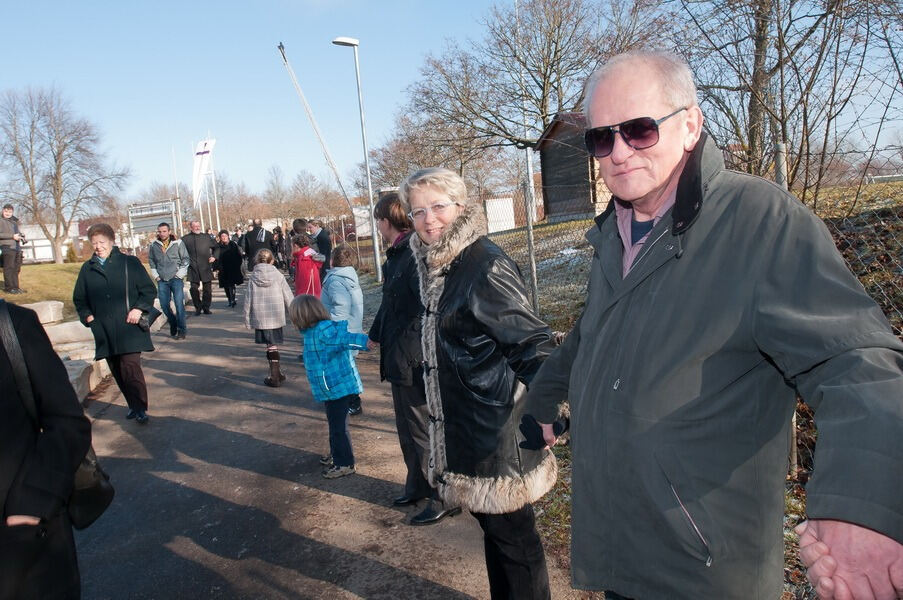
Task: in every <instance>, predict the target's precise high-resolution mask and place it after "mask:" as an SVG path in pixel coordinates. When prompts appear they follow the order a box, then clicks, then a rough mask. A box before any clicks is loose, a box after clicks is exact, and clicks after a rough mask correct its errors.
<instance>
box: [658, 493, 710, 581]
mask: <svg viewBox="0 0 903 600" xmlns="http://www.w3.org/2000/svg"><path fill="white" fill-rule="evenodd" d="M668 485H669V486H670V487H671V493H672V494H674V499H675V500H677V503H678V504H679V505H680V509H681V510H682V511H683V512H684V516H686V517H687V520H688V521H690V525H692V526H693V531H695V532H696V537H698V538H699V541H700V542H702V545H703V546H705V551H706V554H707V558H706V560H705V566H707V567H711V566H712V549H711V548H709V543H708V541H706V539H705V536H704V535H702V531H700V529H699V526H698V525H696V521H694V520H693V517H692V516H691V515H690V511H688V510H687V507H686V506H684V503H683V501H682V500H681V499H680V496H678V495H677V490H675V489H674V485H673V484H670V483H669V484H668Z"/></svg>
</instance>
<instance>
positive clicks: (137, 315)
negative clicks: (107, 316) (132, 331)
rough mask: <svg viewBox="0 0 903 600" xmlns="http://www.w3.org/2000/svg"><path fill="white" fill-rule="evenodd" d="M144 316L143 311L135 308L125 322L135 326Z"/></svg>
mask: <svg viewBox="0 0 903 600" xmlns="http://www.w3.org/2000/svg"><path fill="white" fill-rule="evenodd" d="M142 314H144V313H142V312H141V309H138V308H133V309H132V310H130V311H129V314H127V315H126V316H125V321H126V323H131V324H132V325H134V324H135V323H137V322H138V319H140V318H141V315H142Z"/></svg>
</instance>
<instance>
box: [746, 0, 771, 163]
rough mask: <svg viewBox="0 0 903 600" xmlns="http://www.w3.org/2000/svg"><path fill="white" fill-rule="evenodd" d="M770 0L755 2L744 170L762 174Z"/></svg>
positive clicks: (769, 41)
mask: <svg viewBox="0 0 903 600" xmlns="http://www.w3.org/2000/svg"><path fill="white" fill-rule="evenodd" d="M772 18H773V16H772V0H757V1H756V4H755V23H756V26H755V32H754V34H753V36H754V37H753V40H754V43H755V48H756V49H755V55H754V56H753V68H752V79H751V81H750V83H749V85H750V95H749V125H748V129H747V140H748V141H747V144H748V146H747V151H746V152H747V160H748V163H747V170H748V172H750V173H752V174H754V175H761V174H762V157H763V155H764V150H765V125H766V123H765V119H766V111H765V106H764V105H763V102H764V101H765V98H766V97H767V95H768V83H769V79H770V78H769V76H768V73H767V71H766V67H765V60H766V58H767V53H768V47H769V45H770V44H771V38H770V37H769V29H770V28H771V20H772Z"/></svg>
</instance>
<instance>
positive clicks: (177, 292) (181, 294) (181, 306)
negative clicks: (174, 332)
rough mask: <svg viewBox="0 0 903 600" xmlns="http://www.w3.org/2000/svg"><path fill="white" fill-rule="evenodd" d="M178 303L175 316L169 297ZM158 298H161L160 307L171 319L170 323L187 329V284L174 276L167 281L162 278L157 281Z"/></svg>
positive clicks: (180, 329)
mask: <svg viewBox="0 0 903 600" xmlns="http://www.w3.org/2000/svg"><path fill="white" fill-rule="evenodd" d="M170 296H172V301H173V302H174V303H175V305H176V314H175V317H173V314H172V309H170V308H169V298H170ZM157 298H159V299H160V308H161V309H162V310H163V314H164V315H166V318H167V319H169V322H170V323H175V324H176V329H178V330H179V331H185V330H186V327H185V284H184V283H182V280H181V279H179V278H178V277H173V278H172V279H169V280H167V281H163V280H162V279H161V280H160V281H158V282H157Z"/></svg>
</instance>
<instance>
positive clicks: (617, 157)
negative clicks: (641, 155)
mask: <svg viewBox="0 0 903 600" xmlns="http://www.w3.org/2000/svg"><path fill="white" fill-rule="evenodd" d="M634 152H636V150H634V149H633V148H631V147H630V144H628V143H627V142H625V141H624V137H623V136H622V135H621V132H620V131H619V132H617V133H616V134H615V143H614V145H613V146H612V148H611V154H610V155H609V157H610V158H611V162H613V163H615V164H621V163H623V162H624V161H625V160H627V159H628V158H630V157H631V156H633V153H634Z"/></svg>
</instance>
